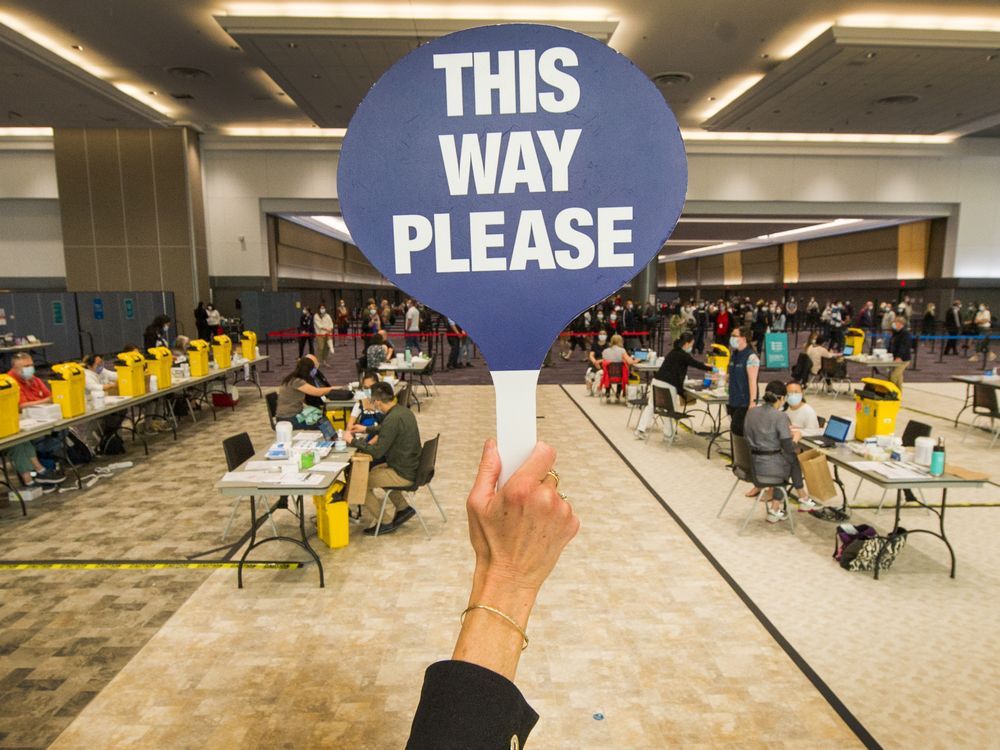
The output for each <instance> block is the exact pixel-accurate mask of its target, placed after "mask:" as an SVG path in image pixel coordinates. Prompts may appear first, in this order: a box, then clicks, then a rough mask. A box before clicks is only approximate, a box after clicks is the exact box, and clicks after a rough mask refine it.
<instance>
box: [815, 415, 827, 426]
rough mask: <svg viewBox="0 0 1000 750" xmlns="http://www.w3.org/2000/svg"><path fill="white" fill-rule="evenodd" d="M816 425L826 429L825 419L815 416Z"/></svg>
mask: <svg viewBox="0 0 1000 750" xmlns="http://www.w3.org/2000/svg"><path fill="white" fill-rule="evenodd" d="M816 424H818V425H819V426H820V427H826V417H820V416H817V417H816Z"/></svg>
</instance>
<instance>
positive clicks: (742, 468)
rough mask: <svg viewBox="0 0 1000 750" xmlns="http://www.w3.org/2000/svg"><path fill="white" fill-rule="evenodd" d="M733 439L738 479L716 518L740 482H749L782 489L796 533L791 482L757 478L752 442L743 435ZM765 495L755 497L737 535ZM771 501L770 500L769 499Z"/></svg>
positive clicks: (764, 488) (785, 504)
mask: <svg viewBox="0 0 1000 750" xmlns="http://www.w3.org/2000/svg"><path fill="white" fill-rule="evenodd" d="M732 439H733V465H732V469H733V476H735V477H736V481H735V482H733V487H732V489H730V490H729V494H728V495H726V499H725V501H723V503H722V507H721V508H719V512H718V513H716V514H715V517H716V518H721V517H722V511H724V510H725V509H726V506H727V505H728V504H729V499H730V498H731V497H732V496H733V493H734V492H736V488H737V486H739V483H740V482H749V483H750V484H752V485H753V486H754V487H757V488H758V489H761V490H766V489H769V488H770V489H772V490H781V492H782V498H781V501H782V506H783V508H784V511H785V516H786V517H787V518H788V530H789V531H790V532H791V533H792V534H794V533H795V521H794V520H793V518H792V514H791V513H790V512H789V510H788V494H789V492H790V491H791V483H790V482H789V481H788V480H782V481H780V482H765V481H762V480H760V479H758V478H757V476H756V473H755V472H754V468H753V451H751V449H750V443H749V442H748V441H747V439H746V438H745V437H743V436H742V435H732ZM764 497H765V494H764V493H763V492H761V493H760V494H759V495H758V496H757V497H755V498H753V505H751V506H750V512H749V513H747V515H746V518H744V519H743V524H742V525H741V526H740V530H739V532H737V535H740V534H742V533H743V531H744V530H745V529H746V527H747V524H748V523H750V517H751V516H752V515H753V512H754V510H755V509H756V507H757V503H758V502H759V501H760V500H761V499H763V498H764ZM768 502H770V501H768Z"/></svg>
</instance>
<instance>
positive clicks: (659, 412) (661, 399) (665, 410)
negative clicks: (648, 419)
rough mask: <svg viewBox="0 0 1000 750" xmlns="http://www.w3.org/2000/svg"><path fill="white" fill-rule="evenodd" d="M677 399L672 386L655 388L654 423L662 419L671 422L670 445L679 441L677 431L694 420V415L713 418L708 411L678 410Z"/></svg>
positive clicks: (675, 391) (655, 386)
mask: <svg viewBox="0 0 1000 750" xmlns="http://www.w3.org/2000/svg"><path fill="white" fill-rule="evenodd" d="M676 399H677V390H676V389H675V388H674V387H673V386H672V385H670V384H667V386H666V387H665V388H664V387H662V386H658V385H654V386H653V415H654V417H653V421H654V422H655V421H656V420H657V419H660V418H666V419H669V420H670V422H671V424H672V426H673V433H672V434H671V435H670V437H669V438H667V442H669V443H673V442H674V441H675V440H676V439H677V431H678V429H679V428H680V424H681V422H683V421H686V420H689V419H693V418H694V415H695V414H699V413H703V414H708V416H709V418H710V419H711V417H712V415H711V414H709V412H708V410H707V409H692V410H691V411H681V410H680V409H678V408H677V401H676ZM689 427H690V425H689ZM691 429H692V430H693V429H694V428H693V427H692V428H691Z"/></svg>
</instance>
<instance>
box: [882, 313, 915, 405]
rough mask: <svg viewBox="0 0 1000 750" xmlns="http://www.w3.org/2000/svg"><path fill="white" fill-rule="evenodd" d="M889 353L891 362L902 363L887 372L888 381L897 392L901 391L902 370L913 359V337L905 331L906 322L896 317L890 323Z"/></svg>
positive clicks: (899, 316)
mask: <svg viewBox="0 0 1000 750" xmlns="http://www.w3.org/2000/svg"><path fill="white" fill-rule="evenodd" d="M888 348H889V353H890V354H892V361H893V362H903V363H904V364H902V365H900V366H899V367H893V368H892V369H891V370H890V371H889V380H890V382H892V383H894V384H895V385H896V387H897V388H899V390H903V370H905V369H906V368H907V367H909V366H910V360H912V359H913V336H911V335H910V332H909V331H908V330H907V329H906V320H905V319H904V318H903V317H902V316H901V315H897V316H896V317H895V318H893V321H892V337H891V338H890V339H889V347H888Z"/></svg>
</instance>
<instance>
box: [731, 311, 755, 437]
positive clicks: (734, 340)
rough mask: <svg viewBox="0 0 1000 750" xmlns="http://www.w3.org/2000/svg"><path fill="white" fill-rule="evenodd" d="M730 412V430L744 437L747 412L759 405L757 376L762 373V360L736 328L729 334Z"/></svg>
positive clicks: (740, 330) (739, 329) (741, 331)
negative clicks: (744, 422)
mask: <svg viewBox="0 0 1000 750" xmlns="http://www.w3.org/2000/svg"><path fill="white" fill-rule="evenodd" d="M729 350H730V352H731V353H730V356H729V371H728V378H727V380H728V382H729V400H728V402H727V404H726V410H727V411H728V412H729V422H730V429H731V430H732V432H733V434H734V435H741V436H742V435H743V421H744V419H746V415H747V411H749V410H750V409H752V408H753V407H754V405H755V404H756V403H757V374H758V373H759V372H760V358H759V357H758V356H757V353H756V352H754V350H753V347H751V346H750V343H749V342H748V341H747V337H746V335H745V334H744V333H743V329H742V328H739V327H737V328H734V329H733V330H732V332H731V333H730V334H729Z"/></svg>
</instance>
